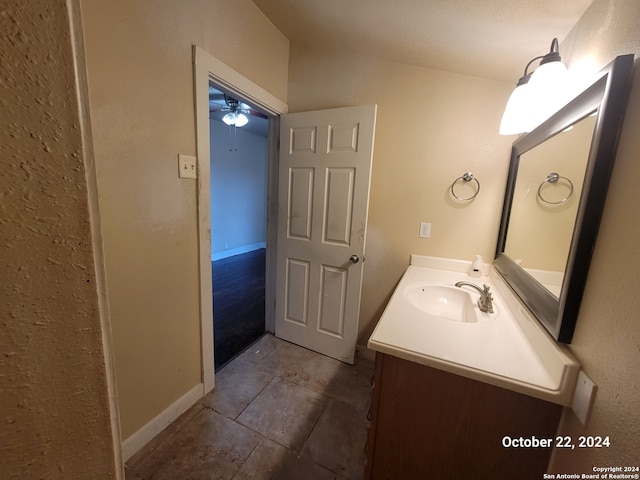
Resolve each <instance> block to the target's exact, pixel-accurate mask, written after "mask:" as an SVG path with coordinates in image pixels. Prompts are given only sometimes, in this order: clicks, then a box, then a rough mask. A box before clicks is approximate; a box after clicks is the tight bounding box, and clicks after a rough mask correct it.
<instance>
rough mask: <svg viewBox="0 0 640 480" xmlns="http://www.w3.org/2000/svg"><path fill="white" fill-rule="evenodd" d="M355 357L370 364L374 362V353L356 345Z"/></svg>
mask: <svg viewBox="0 0 640 480" xmlns="http://www.w3.org/2000/svg"><path fill="white" fill-rule="evenodd" d="M356 356H358V357H360V358H363V359H365V360H369V361H371V362H375V361H376V352H375V351H374V350H371V349H370V348H368V347H365V346H364V345H356Z"/></svg>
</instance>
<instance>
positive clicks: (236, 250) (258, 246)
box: [211, 242, 267, 262]
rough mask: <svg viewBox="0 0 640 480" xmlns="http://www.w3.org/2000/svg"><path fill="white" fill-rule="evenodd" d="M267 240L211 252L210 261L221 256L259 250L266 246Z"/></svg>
mask: <svg viewBox="0 0 640 480" xmlns="http://www.w3.org/2000/svg"><path fill="white" fill-rule="evenodd" d="M266 247H267V242H260V243H253V244H251V245H243V246H242V247H237V248H232V249H230V250H223V251H222V252H215V253H213V252H211V261H212V262H215V261H216V260H222V259H223V258H229V257H233V256H234V255H241V254H243V253H249V252H253V251H254V250H260V249H261V248H266Z"/></svg>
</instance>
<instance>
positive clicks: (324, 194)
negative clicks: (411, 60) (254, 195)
mask: <svg viewBox="0 0 640 480" xmlns="http://www.w3.org/2000/svg"><path fill="white" fill-rule="evenodd" d="M375 120H376V106H375V105H370V106H362V107H347V108H337V109H331V110H321V111H314V112H302V113H294V114H289V115H284V116H282V120H281V130H280V132H281V133H280V166H279V187H278V188H279V213H278V246H277V274H276V276H277V285H276V287H277V288H276V292H277V294H276V295H277V298H276V322H275V330H276V336H278V337H280V338H283V339H285V340H288V341H291V342H293V343H296V344H298V345H301V346H304V347H307V348H310V349H312V350H315V351H317V352H320V353H323V354H325V355H328V356H331V357H333V358H337V359H338V360H341V361H344V362H348V363H353V361H354V354H355V344H356V339H357V334H358V315H359V311H360V290H361V285H362V272H363V261H364V248H365V235H366V228H367V210H368V205H369V185H370V178H371V164H372V158H373V140H374V131H375Z"/></svg>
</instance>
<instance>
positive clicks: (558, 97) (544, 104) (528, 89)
mask: <svg viewBox="0 0 640 480" xmlns="http://www.w3.org/2000/svg"><path fill="white" fill-rule="evenodd" d="M537 60H540V64H539V65H538V68H536V69H535V71H534V72H532V73H530V72H529V67H530V66H531V64H532V63H533V62H535V61H537ZM567 77H568V73H567V67H565V66H564V64H563V63H562V61H561V58H560V53H559V51H558V39H557V38H554V39H553V41H552V42H551V48H550V50H549V53H547V54H546V55H541V56H539V57H535V58H533V59H532V60H531V61H529V63H527V66H526V67H525V69H524V75H523V76H522V77H521V78H520V80H518V83H517V85H516V88H515V90H514V91H513V92H512V93H511V96H510V97H509V100H508V101H507V106H506V108H505V111H504V114H503V115H502V121H501V122H500V135H515V134H520V133H524V132H530V131H531V130H533V129H534V128H535V127H537V126H538V125H539V124H540V123H542V122H543V121H544V120H546V119H547V117H549V116H550V115H551V114H552V113H554V112H555V111H556V110H557V109H558V108H559V107H561V106H562V104H563V101H564V100H565V97H566V92H567Z"/></svg>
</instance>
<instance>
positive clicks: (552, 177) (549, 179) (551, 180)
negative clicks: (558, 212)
mask: <svg viewBox="0 0 640 480" xmlns="http://www.w3.org/2000/svg"><path fill="white" fill-rule="evenodd" d="M560 180H566V181H567V183H568V184H569V194H568V195H567V196H566V197H564V198H563V199H562V200H558V201H557V202H551V201H549V200H547V199H546V198H544V197H543V196H542V187H544V186H545V184H547V183H552V184H553V183H558V181H560ZM571 195H573V182H572V181H571V180H569V179H568V178H567V177H563V176H562V175H559V174H557V173H555V172H551V173H550V174H549V175H547V178H545V179H544V180H543V181H542V183H541V184H540V186H539V187H538V198H539V199H540V200H542V201H543V202H544V203H548V204H550V205H559V204H561V203H564V202H566V201H567V200H569V199H570V198H571Z"/></svg>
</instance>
